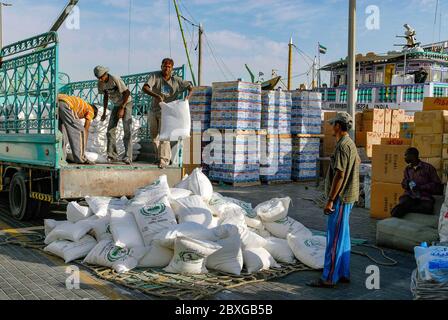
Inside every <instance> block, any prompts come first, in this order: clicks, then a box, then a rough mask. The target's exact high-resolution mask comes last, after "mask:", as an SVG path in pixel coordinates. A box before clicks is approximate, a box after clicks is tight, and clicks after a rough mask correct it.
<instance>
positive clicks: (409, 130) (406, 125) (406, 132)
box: [399, 122, 414, 139]
mask: <svg viewBox="0 0 448 320" xmlns="http://www.w3.org/2000/svg"><path fill="white" fill-rule="evenodd" d="M399 136H400V138H403V139H412V137H413V136H414V122H401V123H400V134H399Z"/></svg>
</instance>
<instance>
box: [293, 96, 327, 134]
mask: <svg viewBox="0 0 448 320" xmlns="http://www.w3.org/2000/svg"><path fill="white" fill-rule="evenodd" d="M291 96H292V109H291V133H292V134H320V133H321V129H322V128H321V122H322V117H321V112H322V94H321V93H319V92H310V91H291Z"/></svg>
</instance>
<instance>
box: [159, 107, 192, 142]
mask: <svg viewBox="0 0 448 320" xmlns="http://www.w3.org/2000/svg"><path fill="white" fill-rule="evenodd" d="M160 109H161V110H162V120H161V125H160V135H159V139H160V141H178V140H184V139H186V138H189V137H190V131H191V117H190V105H189V103H188V100H177V101H174V102H170V103H165V102H161V103H160Z"/></svg>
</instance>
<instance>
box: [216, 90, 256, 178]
mask: <svg viewBox="0 0 448 320" xmlns="http://www.w3.org/2000/svg"><path fill="white" fill-rule="evenodd" d="M212 86H213V94H212V105H211V123H210V128H212V129H218V130H219V131H220V133H221V136H222V139H223V140H222V142H223V143H222V147H220V149H221V151H222V154H221V155H219V152H218V153H217V154H218V156H215V157H214V160H215V162H214V163H212V164H210V166H209V168H210V171H209V178H210V179H211V180H212V181H216V182H225V183H229V184H234V185H244V184H256V183H257V182H258V183H259V181H260V163H259V157H258V130H260V127H261V85H260V84H254V83H248V82H242V81H232V82H217V83H213V84H212ZM226 131H231V132H227V133H228V134H226ZM232 132H233V133H232ZM214 151H215V153H216V152H217V150H214Z"/></svg>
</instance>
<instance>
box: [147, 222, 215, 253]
mask: <svg viewBox="0 0 448 320" xmlns="http://www.w3.org/2000/svg"><path fill="white" fill-rule="evenodd" d="M178 237H187V238H192V239H197V240H206V241H217V240H218V239H219V238H218V237H217V236H216V235H215V233H214V230H213V229H207V228H205V227H204V226H202V225H200V224H197V223H194V222H186V223H182V224H179V225H175V226H172V227H171V228H168V229H166V230H164V231H162V232H160V233H159V234H157V235H156V236H155V237H154V241H153V243H154V242H156V243H159V244H160V245H162V246H164V247H167V248H170V249H174V241H175V240H176V238H178Z"/></svg>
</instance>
